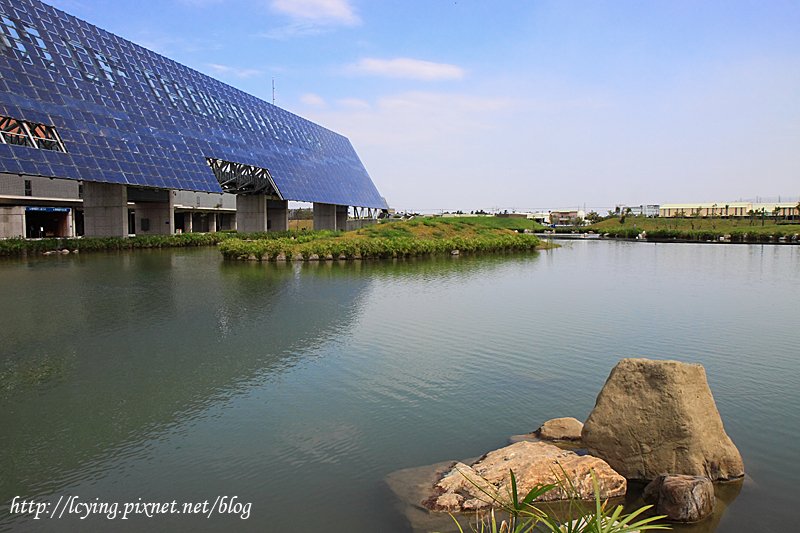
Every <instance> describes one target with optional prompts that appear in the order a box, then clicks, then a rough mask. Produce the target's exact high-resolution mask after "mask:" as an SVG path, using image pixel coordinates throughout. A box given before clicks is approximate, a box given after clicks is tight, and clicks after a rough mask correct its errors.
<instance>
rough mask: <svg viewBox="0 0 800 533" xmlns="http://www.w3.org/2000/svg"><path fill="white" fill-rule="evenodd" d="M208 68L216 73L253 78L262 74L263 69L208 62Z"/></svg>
mask: <svg viewBox="0 0 800 533" xmlns="http://www.w3.org/2000/svg"><path fill="white" fill-rule="evenodd" d="M207 66H208V68H210V69H211V70H213V71H214V72H215V73H216V74H220V75H223V76H233V77H236V78H253V77H256V76H261V75H262V74H264V72H263V71H261V70H259V69H255V68H239V67H232V66H230V65H220V64H218V63H208V65H207Z"/></svg>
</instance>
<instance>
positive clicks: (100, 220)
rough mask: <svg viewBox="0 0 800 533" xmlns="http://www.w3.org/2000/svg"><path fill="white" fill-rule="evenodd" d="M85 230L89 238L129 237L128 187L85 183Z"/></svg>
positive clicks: (113, 184)
mask: <svg viewBox="0 0 800 533" xmlns="http://www.w3.org/2000/svg"><path fill="white" fill-rule="evenodd" d="M83 228H84V235H86V236H87V237H127V236H128V189H127V187H126V186H125V185H117V184H115V183H95V182H91V181H87V182H85V183H84V184H83Z"/></svg>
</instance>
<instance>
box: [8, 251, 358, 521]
mask: <svg viewBox="0 0 800 533" xmlns="http://www.w3.org/2000/svg"><path fill="white" fill-rule="evenodd" d="M198 261H200V262H205V263H206V265H205V267H204V268H198V265H197V262H198ZM3 268H4V277H3V280H4V285H6V284H8V287H7V289H6V290H3V291H2V293H0V305H2V306H3V308H5V309H11V308H13V309H14V310H15V312H14V313H13V314H11V315H10V316H9V317H8V321H7V325H8V328H7V329H4V330H5V333H4V335H3V336H4V338H3V352H2V363H0V364H2V366H0V369H2V374H0V427H3V428H6V430H4V431H3V432H2V434H0V449H2V450H3V454H2V461H3V463H2V470H3V472H4V475H3V476H0V501H7V500H9V499H10V498H11V497H12V496H14V495H32V494H43V493H47V492H49V491H51V490H54V489H55V488H56V487H58V486H61V485H63V484H64V483H65V481H66V480H67V479H68V478H69V477H70V476H72V475H76V476H86V473H85V472H82V471H81V469H82V468H84V467H85V465H88V464H98V463H102V462H103V461H104V460H106V459H108V457H106V455H107V454H112V455H114V456H119V455H124V454H125V453H126V451H125V450H128V449H131V448H134V447H136V446H138V445H140V444H141V443H143V442H146V441H147V440H148V439H150V438H153V437H155V436H158V435H159V434H160V433H161V432H163V431H164V430H165V428H166V427H168V426H170V425H171V424H173V423H175V422H177V421H181V422H185V421H186V420H187V419H191V418H192V417H193V416H195V414H196V413H198V412H201V411H202V410H203V409H206V408H207V407H208V406H209V405H211V404H213V403H214V402H216V401H220V400H224V399H225V398H230V397H231V396H232V395H235V394H236V392H237V390H238V388H239V387H242V386H245V385H244V384H247V383H248V382H250V381H252V380H253V379H255V378H264V377H265V376H268V375H270V374H272V373H276V372H281V371H283V370H285V369H287V368H290V367H292V366H293V365H295V364H297V360H298V359H299V358H301V357H303V356H304V354H307V353H310V351H309V347H312V346H314V345H315V344H319V343H322V342H325V340H326V339H327V338H328V336H329V335H330V333H331V332H332V331H336V332H342V331H346V330H347V328H348V327H349V323H350V322H351V321H352V320H353V319H354V318H355V317H356V316H357V312H356V311H357V309H358V305H357V302H358V300H359V298H360V297H361V295H362V294H363V293H364V292H365V291H367V290H368V288H369V281H368V280H367V279H365V278H360V277H348V278H343V279H340V280H339V282H338V283H337V284H336V286H335V288H332V287H331V286H330V284H328V283H325V279H324V278H315V277H308V279H306V280H304V282H303V283H299V282H298V280H297V277H298V274H299V272H298V270H297V269H296V268H295V267H294V266H293V265H283V266H282V267H280V266H277V265H259V266H258V267H257V268H254V267H253V266H251V265H229V264H225V263H223V264H220V262H219V258H218V256H216V255H208V254H206V255H203V254H196V253H195V254H192V253H173V252H161V251H145V252H137V253H132V254H121V255H108V256H94V257H92V258H90V259H86V258H84V257H81V258H80V262H79V263H78V262H77V261H76V263H75V264H70V263H69V262H58V263H55V262H54V263H53V264H37V265H34V266H31V265H30V264H17V265H14V266H11V265H8V264H6V265H3ZM32 268H33V269H34V270H35V271H36V272H35V275H34V276H30V275H25V274H24V273H21V272H20V271H22V272H24V271H29V270H30V269H32ZM216 270H219V271H220V272H221V273H222V276H219V275H217V274H216V272H215V271H216ZM309 304H311V305H309ZM8 428H13V431H8ZM82 465H83V466H82ZM3 518H4V519H5V517H3Z"/></svg>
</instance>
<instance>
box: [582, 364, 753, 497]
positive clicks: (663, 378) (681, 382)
mask: <svg viewBox="0 0 800 533" xmlns="http://www.w3.org/2000/svg"><path fill="white" fill-rule="evenodd" d="M582 438H583V444H584V445H585V446H586V448H587V449H588V450H589V453H591V454H592V455H595V456H597V457H601V458H602V459H604V460H606V461H607V462H608V464H609V465H611V467H612V468H614V470H616V471H617V472H619V473H620V474H622V475H623V476H625V477H626V478H628V479H637V480H651V479H654V478H656V477H657V476H659V475H662V474H687V475H692V476H704V477H707V478H709V479H711V480H713V481H717V480H727V479H734V478H739V477H741V476H743V475H744V464H743V463H742V456H741V455H740V454H739V450H738V449H737V448H736V446H735V445H734V444H733V442H732V441H731V439H730V437H728V435H727V433H725V429H724V427H723V426H722V419H721V418H720V416H719V412H718V411H717V407H716V404H715V403H714V398H713V397H712V395H711V389H710V388H709V387H708V381H707V380H706V373H705V369H704V368H703V367H702V365H698V364H687V363H681V362H678V361H653V360H650V359H623V360H621V361H620V362H619V363H618V364H617V366H615V367H614V369H613V370H612V371H611V375H610V376H609V377H608V380H607V381H606V383H605V385H604V386H603V389H602V390H601V391H600V394H599V395H598V396H597V402H596V404H595V407H594V409H593V410H592V413H591V414H590V415H589V418H588V419H587V420H586V424H585V425H584V427H583V432H582Z"/></svg>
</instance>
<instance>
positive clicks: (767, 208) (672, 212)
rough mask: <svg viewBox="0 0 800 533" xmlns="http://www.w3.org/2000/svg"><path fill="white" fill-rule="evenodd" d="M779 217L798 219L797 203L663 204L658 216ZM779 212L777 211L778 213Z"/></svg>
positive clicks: (799, 213) (799, 214)
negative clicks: (755, 215)
mask: <svg viewBox="0 0 800 533" xmlns="http://www.w3.org/2000/svg"><path fill="white" fill-rule="evenodd" d="M762 210H763V211H764V213H765V214H766V215H768V216H774V215H775V214H776V212H777V215H778V216H779V217H784V218H789V217H795V218H796V217H798V216H800V212H798V210H797V202H780V203H754V202H727V203H726V202H713V203H710V202H698V203H695V204H662V205H661V206H660V208H659V212H658V215H659V216H661V217H666V218H674V217H701V218H702V217H725V218H731V217H736V218H740V217H748V216H750V214H751V212H753V213H761V211H762ZM776 210H777V211H776Z"/></svg>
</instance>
